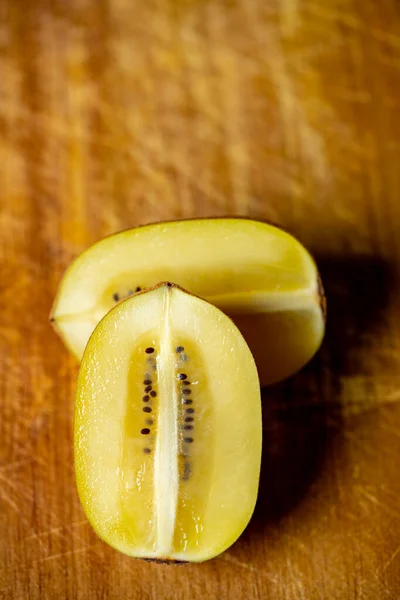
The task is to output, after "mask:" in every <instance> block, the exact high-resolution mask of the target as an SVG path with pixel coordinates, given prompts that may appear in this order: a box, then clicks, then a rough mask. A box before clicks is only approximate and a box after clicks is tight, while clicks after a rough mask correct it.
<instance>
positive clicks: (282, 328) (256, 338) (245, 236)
mask: <svg viewBox="0 0 400 600" xmlns="http://www.w3.org/2000/svg"><path fill="white" fill-rule="evenodd" d="M166 280H168V281H173V282H174V283H177V284H178V285H180V286H182V287H184V288H186V289H188V290H189V291H190V292H191V293H193V294H196V295H198V296H201V297H203V298H205V299H206V300H208V301H209V302H211V303H212V304H215V306H217V307H219V308H220V309H221V310H223V311H224V312H225V313H227V314H228V315H229V316H230V317H231V318H232V319H233V320H234V321H235V322H236V324H237V325H238V327H239V329H240V330H241V331H242V333H243V335H244V337H245V338H246V341H247V343H248V345H249V347H250V349H251V351H252V353H253V355H254V358H255V361H256V364H257V367H258V371H259V376H260V380H261V384H262V385H264V384H267V383H273V382H275V381H279V380H281V379H284V378H285V377H288V376H289V375H291V374H292V373H294V372H295V371H297V370H298V369H300V368H301V367H302V366H303V365H304V364H305V363H306V362H307V361H308V360H309V359H310V358H311V357H312V356H313V354H314V353H315V352H316V350H317V349H318V347H319V345H320V343H321V341H322V338H323V334H324V323H325V320H324V311H323V307H322V302H321V288H320V284H319V277H318V272H317V268H316V266H315V263H314V261H313V259H312V257H311V256H310V254H309V253H308V252H307V250H306V249H305V248H304V247H303V246H302V245H301V244H300V243H299V242H298V241H297V240H296V239H295V238H294V237H292V236H291V235H289V234H288V233H286V232H285V231H282V230H281V229H279V228H277V227H274V226H272V225H268V224H265V223H262V222H260V221H253V220H250V219H241V218H221V219H195V220H187V221H174V222H168V223H157V224H153V225H146V226H143V227H138V228H136V229H131V230H128V231H124V232H122V233H118V234H115V235H113V236H110V237H107V238H105V239H103V240H101V241H100V242H97V243H96V244H94V245H93V246H91V247H90V248H89V249H88V250H86V251H85V252H84V253H83V254H81V255H80V256H79V257H78V258H77V259H76V260H75V261H74V262H73V263H72V265H71V266H70V267H69V269H68V270H67V271H66V273H65V275H64V278H63V280H62V282H61V284H60V288H59V291H58V294H57V297H56V300H55V303H54V307H53V311H52V315H51V317H52V321H53V324H54V326H55V328H56V330H57V331H58V333H59V334H60V336H61V337H62V338H63V340H64V342H65V343H66V345H67V346H68V347H69V348H70V349H71V350H72V352H73V353H74V354H75V355H76V357H77V358H78V359H80V358H81V357H82V354H83V351H84V348H85V345H86V343H87V341H88V339H89V337H90V334H91V333H92V331H93V329H94V328H95V326H96V325H97V323H98V322H99V321H100V319H102V317H103V316H104V315H105V314H106V313H107V312H108V311H109V310H110V309H111V308H112V307H113V306H115V305H116V304H117V303H119V302H120V301H121V300H123V299H125V298H127V297H129V296H131V295H132V294H134V293H137V292H139V291H141V290H143V289H144V288H149V287H152V286H154V285H156V284H157V283H158V282H160V281H166Z"/></svg>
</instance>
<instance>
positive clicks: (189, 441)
mask: <svg viewBox="0 0 400 600" xmlns="http://www.w3.org/2000/svg"><path fill="white" fill-rule="evenodd" d="M183 440H184V442H186V444H191V443H192V442H193V438H189V437H187V438H183Z"/></svg>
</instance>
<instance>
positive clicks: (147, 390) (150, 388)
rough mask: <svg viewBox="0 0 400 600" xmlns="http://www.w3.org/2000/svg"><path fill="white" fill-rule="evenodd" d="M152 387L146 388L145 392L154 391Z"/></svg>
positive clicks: (147, 386)
mask: <svg viewBox="0 0 400 600" xmlns="http://www.w3.org/2000/svg"><path fill="white" fill-rule="evenodd" d="M152 389H153V388H152V386H151V385H146V387H145V388H144V391H145V392H150V391H151V390H152Z"/></svg>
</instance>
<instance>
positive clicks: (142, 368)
mask: <svg viewBox="0 0 400 600" xmlns="http://www.w3.org/2000/svg"><path fill="white" fill-rule="evenodd" d="M74 448H75V469H76V478H77V485H78V491H79V496H80V500H81V503H82V505H83V508H84V510H85V513H86V515H87V517H88V519H89V521H90V523H91V524H92V526H93V528H94V529H95V531H96V532H97V533H98V535H99V536H100V537H101V538H103V539H104V540H105V541H106V542H107V543H108V544H110V545H111V546H113V547H114V548H116V549H118V550H120V551H121V552H124V553H125V554H128V555H130V556H136V557H141V558H147V559H153V560H167V561H189V562H200V561H204V560H207V559H209V558H212V557H213V556H215V555H217V554H219V553H221V552H223V551H224V550H225V549H226V548H228V547H229V546H230V545H231V544H232V543H233V542H234V541H235V540H236V539H237V538H238V536H239V535H240V534H241V532H242V531H243V529H244V528H245V527H246V525H247V523H248V521H249V519H250V517H251V514H252V512H253V509H254V505H255V502H256V497H257V490H258V480H259V471H260V460H261V402H260V389H259V381H258V376H257V370H256V366H255V363H254V359H253V357H252V355H251V352H250V350H249V348H248V346H247V344H246V342H245V340H244V339H243V337H242V335H241V333H240V332H239V330H238V329H237V327H236V326H235V325H234V323H233V322H232V321H231V320H230V319H229V318H228V317H227V316H226V315H224V314H223V313H222V312H221V311H220V310H219V309H217V308H216V307H215V306H213V305H211V304H210V303H208V302H206V301H204V300H202V299H200V298H197V297H195V296H193V295H191V294H188V293H186V292H185V291H183V290H182V289H180V288H179V287H177V286H174V285H172V284H166V283H163V284H159V285H158V286H156V287H155V288H153V289H151V290H149V291H146V292H145V293H140V294H136V295H135V296H133V297H132V298H129V299H128V300H126V301H124V302H121V303H120V304H118V305H117V306H116V307H115V308H114V309H113V310H111V311H110V312H109V313H108V314H107V315H106V316H105V317H104V319H102V320H101V322H100V323H99V324H98V325H97V327H96V329H95V330H94V332H93V334H92V336H91V338H90V340H89V342H88V344H87V347H86V350H85V353H84V356H83V360H82V363H81V368H80V372H79V378H78V387H77V397H76V404H75V424H74Z"/></svg>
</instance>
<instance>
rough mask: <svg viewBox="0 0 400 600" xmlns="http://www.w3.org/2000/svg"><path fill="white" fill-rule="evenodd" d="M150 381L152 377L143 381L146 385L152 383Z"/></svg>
mask: <svg viewBox="0 0 400 600" xmlns="http://www.w3.org/2000/svg"><path fill="white" fill-rule="evenodd" d="M150 383H151V379H145V380H144V381H143V384H144V385H150Z"/></svg>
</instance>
